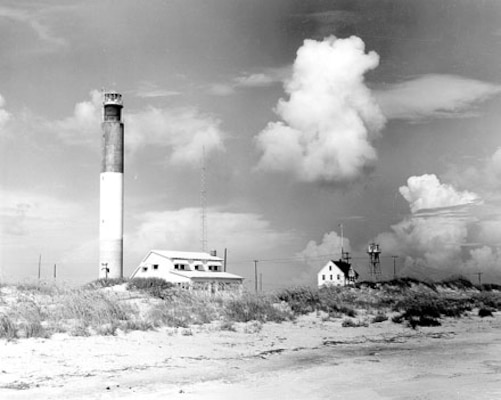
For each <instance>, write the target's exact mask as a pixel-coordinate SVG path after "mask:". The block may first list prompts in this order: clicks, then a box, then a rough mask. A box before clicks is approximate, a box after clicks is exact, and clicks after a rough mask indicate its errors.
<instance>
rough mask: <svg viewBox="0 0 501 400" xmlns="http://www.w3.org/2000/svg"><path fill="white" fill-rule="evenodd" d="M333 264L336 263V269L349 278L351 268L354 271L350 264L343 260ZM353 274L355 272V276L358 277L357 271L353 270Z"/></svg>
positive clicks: (334, 261)
mask: <svg viewBox="0 0 501 400" xmlns="http://www.w3.org/2000/svg"><path fill="white" fill-rule="evenodd" d="M331 262H332V263H334V265H336V267H338V268H339V269H340V270H341V271H343V274H344V276H348V274H349V271H350V268H351V269H353V268H352V267H351V264H350V263H348V262H346V261H343V260H337V261H336V260H331ZM353 272H355V276H357V277H358V272H357V271H355V269H353Z"/></svg>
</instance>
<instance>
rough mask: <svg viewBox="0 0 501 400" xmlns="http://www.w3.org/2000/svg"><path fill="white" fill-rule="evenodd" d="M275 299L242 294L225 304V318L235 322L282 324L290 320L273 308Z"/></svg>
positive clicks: (283, 313)
mask: <svg viewBox="0 0 501 400" xmlns="http://www.w3.org/2000/svg"><path fill="white" fill-rule="evenodd" d="M274 300H275V299H274V298H272V297H269V296H262V295H261V296H259V295H251V294H244V295H242V296H241V297H239V298H234V299H230V300H228V301H227V302H226V303H225V307H224V312H225V314H226V317H227V318H228V319H229V320H231V321H236V322H248V321H254V320H255V321H259V322H267V321H273V322H282V321H285V320H287V319H290V317H291V315H290V314H289V313H287V311H285V310H282V309H280V308H279V307H275V306H274V302H275V301H274Z"/></svg>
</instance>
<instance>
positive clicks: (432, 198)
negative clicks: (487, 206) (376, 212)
mask: <svg viewBox="0 0 501 400" xmlns="http://www.w3.org/2000/svg"><path fill="white" fill-rule="evenodd" d="M400 193H401V194H402V196H403V197H404V198H405V199H406V200H407V202H408V203H409V207H410V209H411V212H412V214H411V215H410V216H408V217H406V218H405V219H404V220H402V221H401V222H399V223H397V224H395V225H393V226H392V227H391V232H385V233H382V234H380V235H378V236H377V237H376V239H375V240H376V242H378V243H379V244H380V245H381V248H382V249H383V251H384V252H385V253H386V254H396V255H400V256H405V257H406V263H407V264H408V265H415V264H421V265H426V266H429V267H433V268H439V269H447V268H457V267H458V266H459V265H460V264H461V263H462V247H463V246H464V245H465V244H467V242H468V236H469V234H470V232H469V228H470V226H471V224H472V223H473V222H475V220H476V219H475V217H473V216H472V215H471V214H470V213H468V212H467V211H466V208H467V207H468V206H469V205H471V204H472V203H479V201H480V198H479V196H478V195H477V194H475V193H471V192H466V191H463V192H461V191H458V190H457V189H456V188H454V187H453V186H451V185H448V184H444V183H441V182H440V181H439V179H438V178H437V177H436V176H435V175H422V176H413V177H410V178H409V179H408V181H407V186H402V187H401V188H400ZM427 209H428V210H429V209H434V212H431V213H424V212H423V211H424V210H427Z"/></svg>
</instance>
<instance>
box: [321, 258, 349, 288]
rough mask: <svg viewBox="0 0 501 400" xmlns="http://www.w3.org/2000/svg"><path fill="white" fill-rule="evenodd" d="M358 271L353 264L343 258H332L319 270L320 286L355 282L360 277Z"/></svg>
mask: <svg viewBox="0 0 501 400" xmlns="http://www.w3.org/2000/svg"><path fill="white" fill-rule="evenodd" d="M358 276H359V275H358V273H357V271H355V270H354V269H353V268H352V266H351V264H350V263H348V262H346V261H343V260H338V261H334V260H330V261H329V262H328V263H327V264H325V266H324V267H323V268H322V269H321V270H320V271H319V272H318V275H317V277H318V287H321V286H324V285H325V286H327V285H332V286H347V285H352V284H354V283H355V282H356V281H357V279H358Z"/></svg>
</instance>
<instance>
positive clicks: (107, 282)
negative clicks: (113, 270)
mask: <svg viewBox="0 0 501 400" xmlns="http://www.w3.org/2000/svg"><path fill="white" fill-rule="evenodd" d="M127 281H128V279H126V278H112V279H104V278H102V279H96V280H95V281H92V282H89V283H88V284H87V285H85V286H84V288H86V289H99V288H105V287H112V286H117V285H122V284H124V283H126V282H127Z"/></svg>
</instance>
